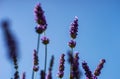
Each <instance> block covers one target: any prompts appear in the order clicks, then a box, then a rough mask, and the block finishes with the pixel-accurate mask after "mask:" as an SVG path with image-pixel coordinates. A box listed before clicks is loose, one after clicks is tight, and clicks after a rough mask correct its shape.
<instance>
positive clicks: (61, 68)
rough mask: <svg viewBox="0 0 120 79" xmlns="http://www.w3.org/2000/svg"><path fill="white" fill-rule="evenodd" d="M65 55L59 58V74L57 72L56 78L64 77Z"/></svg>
mask: <svg viewBox="0 0 120 79" xmlns="http://www.w3.org/2000/svg"><path fill="white" fill-rule="evenodd" d="M64 56H65V54H62V55H61V57H60V65H59V72H58V77H59V78H62V77H63V76H64V62H65V59H64Z"/></svg>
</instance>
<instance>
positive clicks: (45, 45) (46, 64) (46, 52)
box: [44, 45, 47, 73]
mask: <svg viewBox="0 0 120 79" xmlns="http://www.w3.org/2000/svg"><path fill="white" fill-rule="evenodd" d="M46 66H47V45H45V65H44V71H45V73H46Z"/></svg>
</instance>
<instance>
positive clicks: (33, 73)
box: [32, 34, 40, 79]
mask: <svg viewBox="0 0 120 79" xmlns="http://www.w3.org/2000/svg"><path fill="white" fill-rule="evenodd" d="M39 44H40V34H38V39H37V50H36V51H37V55H38V53H39ZM32 79H35V72H34V70H33V71H32Z"/></svg>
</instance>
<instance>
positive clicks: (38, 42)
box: [37, 34, 40, 54]
mask: <svg viewBox="0 0 120 79" xmlns="http://www.w3.org/2000/svg"><path fill="white" fill-rule="evenodd" d="M39 44H40V34H38V41H37V54H38V53H39Z"/></svg>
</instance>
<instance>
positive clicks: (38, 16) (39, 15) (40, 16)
mask: <svg viewBox="0 0 120 79" xmlns="http://www.w3.org/2000/svg"><path fill="white" fill-rule="evenodd" d="M34 13H35V20H36V22H37V23H38V24H39V25H42V26H43V25H44V26H47V23H46V19H45V16H44V11H43V10H42V7H41V4H40V3H38V4H37V5H36V6H35V8H34Z"/></svg>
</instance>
